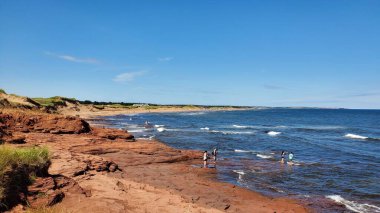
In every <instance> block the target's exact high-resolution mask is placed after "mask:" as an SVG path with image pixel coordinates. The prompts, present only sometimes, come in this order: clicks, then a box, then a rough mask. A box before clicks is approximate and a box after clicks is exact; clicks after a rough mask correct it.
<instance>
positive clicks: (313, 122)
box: [106, 109, 380, 212]
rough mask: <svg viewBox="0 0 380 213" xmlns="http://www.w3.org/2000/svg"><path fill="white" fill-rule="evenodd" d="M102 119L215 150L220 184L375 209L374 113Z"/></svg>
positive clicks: (379, 165)
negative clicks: (288, 155) (289, 160)
mask: <svg viewBox="0 0 380 213" xmlns="http://www.w3.org/2000/svg"><path fill="white" fill-rule="evenodd" d="M145 121H149V122H150V124H151V125H149V126H148V128H146V127H145V125H144V122H145ZM106 122H107V123H109V124H110V125H111V126H113V127H116V128H126V129H128V130H129V131H130V132H132V133H133V134H134V135H135V136H136V137H137V138H139V137H142V138H156V139H159V140H161V141H163V142H165V143H167V144H168V145H170V146H173V147H176V148H181V149H200V150H209V152H211V150H212V149H213V148H214V147H218V148H219V157H220V158H221V160H220V164H219V163H218V172H219V173H218V178H219V179H221V180H223V181H228V182H231V183H234V184H238V185H241V186H243V187H247V188H250V189H253V190H256V191H260V192H262V193H264V194H268V195H272V196H284V195H289V196H293V197H297V198H301V199H302V198H303V197H304V198H307V199H310V198H313V197H324V198H325V199H326V200H331V201H334V202H337V203H341V204H343V205H345V206H346V208H347V209H348V210H351V211H354V212H380V184H379V183H380V128H379V127H380V110H330V109H267V110H250V111H227V112H186V113H159V114H154V113H152V114H137V115H119V116H110V117H106ZM282 150H285V151H287V152H293V153H294V156H295V158H294V161H295V162H294V165H293V166H290V165H287V164H285V165H284V164H281V163H279V162H278V161H279V160H280V153H281V151H282ZM223 159H228V162H229V163H224V162H225V161H224V160H223ZM226 162H227V161H226Z"/></svg>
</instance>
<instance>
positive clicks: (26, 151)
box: [0, 145, 50, 200]
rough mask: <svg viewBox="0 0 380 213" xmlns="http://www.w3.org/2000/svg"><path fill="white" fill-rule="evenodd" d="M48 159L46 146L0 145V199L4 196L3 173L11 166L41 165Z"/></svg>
mask: <svg viewBox="0 0 380 213" xmlns="http://www.w3.org/2000/svg"><path fill="white" fill-rule="evenodd" d="M49 160H50V155H49V150H48V149H47V148H46V147H25V148H17V147H14V146H10V145H0V200H1V199H2V198H3V197H4V194H3V192H4V187H6V186H4V185H3V183H4V181H3V180H4V175H5V173H6V172H7V171H9V170H10V169H11V168H12V166H13V167H14V166H19V165H28V166H33V167H43V166H45V165H46V163H47V162H48V161H49Z"/></svg>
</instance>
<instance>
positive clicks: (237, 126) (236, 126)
mask: <svg viewBox="0 0 380 213" xmlns="http://www.w3.org/2000/svg"><path fill="white" fill-rule="evenodd" d="M232 126H233V127H235V128H241V129H244V128H249V126H241V125H236V124H234V125H232Z"/></svg>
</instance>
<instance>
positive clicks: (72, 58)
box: [45, 52, 99, 64]
mask: <svg viewBox="0 0 380 213" xmlns="http://www.w3.org/2000/svg"><path fill="white" fill-rule="evenodd" d="M45 54H46V55H50V56H54V57H57V58H60V59H63V60H66V61H71V62H76V63H86V64H98V63H99V61H98V60H96V59H94V58H78V57H75V56H71V55H60V54H56V53H52V52H45Z"/></svg>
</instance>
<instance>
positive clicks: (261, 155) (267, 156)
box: [256, 154, 272, 159]
mask: <svg viewBox="0 0 380 213" xmlns="http://www.w3.org/2000/svg"><path fill="white" fill-rule="evenodd" d="M256 156H257V157H259V158H263V159H269V158H272V156H270V155H263V154H256Z"/></svg>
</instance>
